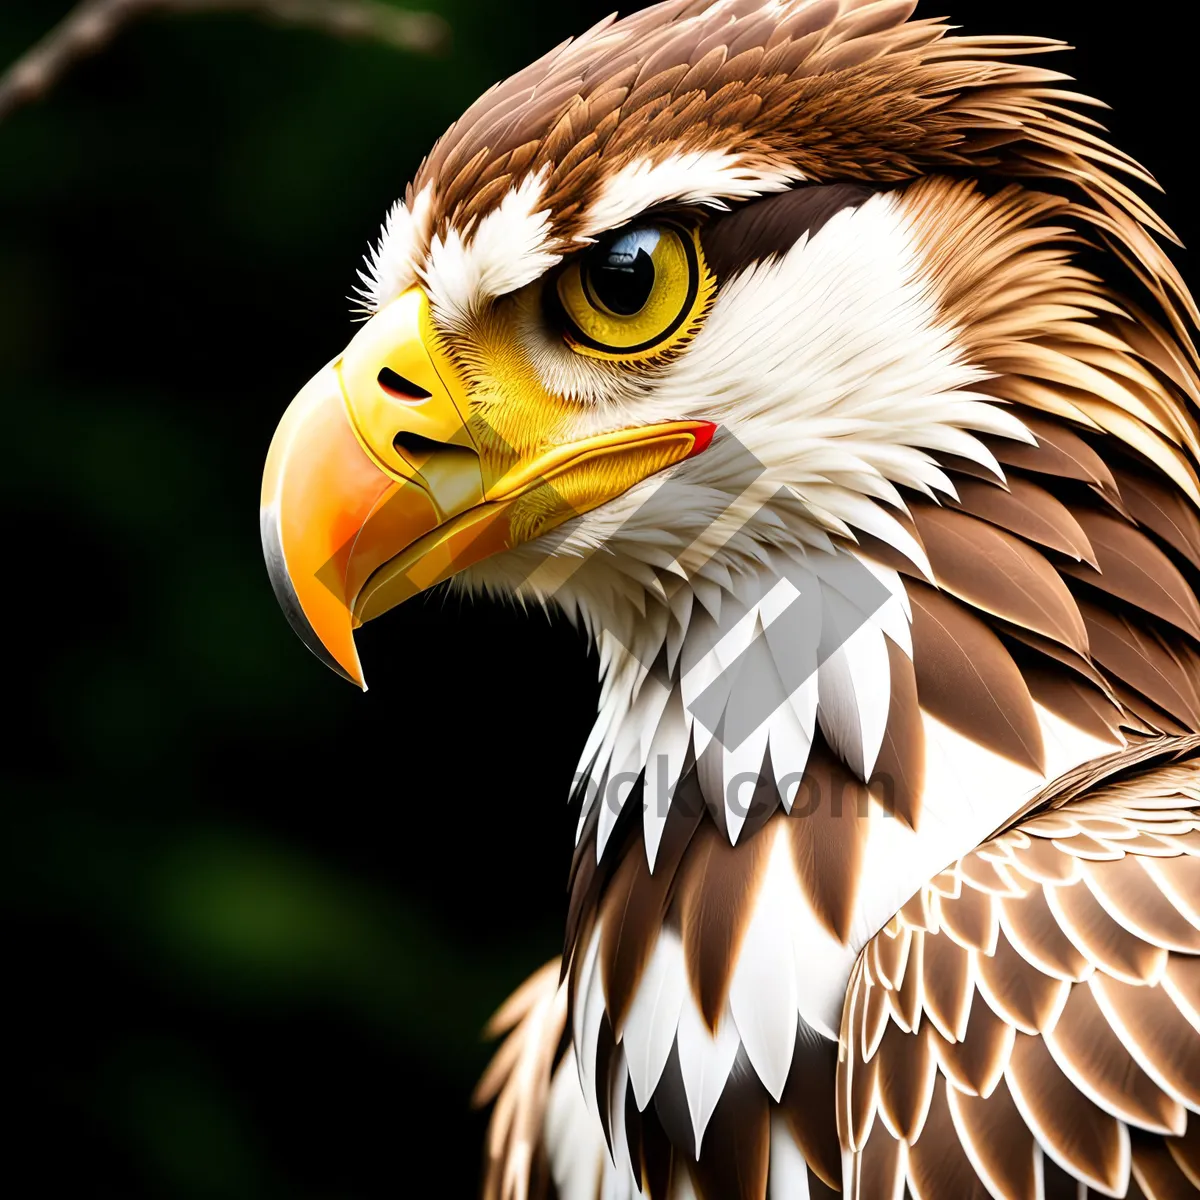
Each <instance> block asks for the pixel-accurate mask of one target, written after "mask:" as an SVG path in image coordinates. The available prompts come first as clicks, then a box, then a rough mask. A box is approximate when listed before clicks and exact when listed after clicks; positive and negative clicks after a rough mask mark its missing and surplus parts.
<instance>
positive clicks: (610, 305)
mask: <svg viewBox="0 0 1200 1200" xmlns="http://www.w3.org/2000/svg"><path fill="white" fill-rule="evenodd" d="M714 286H715V283H714V280H713V278H712V274H711V272H710V271H709V270H708V268H707V266H706V265H705V263H704V257H703V251H702V250H701V247H700V240H699V238H698V237H697V235H696V233H695V231H693V230H689V229H684V228H682V227H680V226H677V225H674V224H671V223H666V222H657V223H645V224H640V225H630V226H626V227H625V228H623V229H618V230H616V231H614V232H613V233H609V234H606V235H605V236H604V237H603V238H601V239H600V241H598V242H597V243H596V245H594V246H593V247H591V248H590V249H589V250H587V251H585V252H584V253H583V254H580V255H578V256H577V257H576V258H574V259H573V260H572V261H571V262H569V263H568V264H567V266H566V268H565V269H564V270H563V271H562V272H561V274H560V275H559V276H558V279H557V283H556V287H555V289H554V296H553V299H554V300H556V301H557V304H556V305H555V308H557V309H558V310H559V314H560V315H561V324H562V326H563V329H562V332H563V337H564V338H565V339H566V341H567V343H568V345H570V346H571V348H572V349H574V350H577V351H578V352H579V353H581V354H590V355H592V356H595V357H600V358H609V359H618V360H636V359H640V358H650V357H654V356H656V355H661V354H663V353H666V352H668V351H670V350H671V349H674V348H677V347H678V346H679V345H681V344H682V343H683V342H685V341H687V340H688V338H690V337H691V335H692V334H693V333H694V332H695V326H696V323H697V320H698V319H699V317H700V316H701V315H702V313H703V310H704V308H705V307H706V306H707V304H708V302H709V300H710V299H711V296H712V292H713V288H714Z"/></svg>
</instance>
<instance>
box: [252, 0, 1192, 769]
mask: <svg viewBox="0 0 1200 1200" xmlns="http://www.w3.org/2000/svg"><path fill="white" fill-rule="evenodd" d="M914 7H915V4H914V3H913V2H911V0H668V2H667V3H663V4H658V5H656V6H654V7H652V8H648V9H646V10H645V11H642V12H639V13H637V14H635V15H633V16H630V17H627V18H625V19H623V20H616V19H609V20H606V21H603V22H601V23H600V24H599V25H597V26H596V27H595V28H593V29H591V30H590V31H589V32H587V33H585V34H584V35H583V36H581V37H579V38H577V39H575V40H573V41H569V42H567V43H565V44H563V45H562V46H559V47H558V48H557V49H555V50H553V51H551V52H550V53H549V54H547V55H545V56H544V57H543V58H541V59H540V60H538V61H537V62H536V63H534V64H533V65H531V66H530V67H528V68H526V69H525V70H523V71H521V72H520V73H518V74H516V75H514V76H513V77H512V78H510V79H508V80H506V81H504V82H503V83H500V84H498V85H497V86H495V87H494V88H492V89H491V90H490V91H489V92H487V93H486V94H485V95H484V96H483V97H481V98H480V99H479V100H478V101H477V102H476V103H475V104H474V105H472V106H471V108H469V109H468V110H467V112H466V113H465V114H464V115H463V116H462V118H461V119H460V120H458V121H457V122H456V123H455V124H454V125H453V126H452V127H451V128H450V129H449V131H448V132H447V133H446V134H445V135H444V136H443V137H442V138H441V140H440V141H439V142H438V143H437V144H436V146H435V147H434V149H433V151H432V152H431V154H430V155H429V157H428V158H427V159H426V160H425V161H424V163H423V164H422V165H421V167H420V169H419V170H418V172H417V174H416V176H415V178H414V180H413V182H412V183H411V184H410V185H409V187H408V189H407V193H406V196H405V198H404V200H403V201H402V202H400V203H397V204H396V205H395V207H394V208H393V209H392V210H391V212H390V213H389V214H388V216H387V219H386V222H385V224H384V227H383V231H382V235H381V237H380V240H379V241H378V243H377V244H376V245H375V246H374V247H373V248H372V249H371V250H370V252H369V254H368V258H367V265H366V268H365V270H364V271H363V272H362V280H363V284H362V288H361V296H362V299H363V303H364V307H365V310H366V315H367V318H368V319H367V320H366V321H365V323H364V324H363V325H362V327H361V329H360V331H359V332H358V333H357V335H356V336H355V337H354V338H353V339H352V340H351V341H350V343H349V345H348V346H347V347H346V348H345V350H343V351H342V352H341V353H340V354H338V355H337V356H336V357H335V358H334V359H333V361H332V362H331V363H330V364H329V365H328V366H327V367H326V368H325V369H324V370H322V371H321V372H319V373H318V374H317V375H316V376H315V377H314V378H313V380H312V381H311V382H310V383H309V384H308V385H307V386H306V387H305V388H304V390H303V391H302V392H301V393H300V394H299V395H298V396H297V397H296V399H295V400H294V401H293V403H292V405H291V407H290V408H289V409H288V411H287V413H286V414H285V416H284V417H283V420H282V422H281V424H280V426H279V428H278V431H277V433H276V435H275V438H274V441H273V443H272V445H271V449H270V452H269V456H268V460H267V464H266V471H265V475H264V480H263V490H262V535H263V544H264V550H265V553H266V558H267V562H268V565H269V568H270V572H271V576H272V580H273V583H274V586H275V589H276V593H277V595H278V597H279V599H280V601H281V603H282V605H283V607H284V609H285V610H286V612H287V615H288V617H289V619H290V621H291V623H292V624H293V626H294V627H295V629H296V631H297V632H298V633H299V635H300V636H301V638H302V639H303V640H304V641H305V642H306V644H307V645H308V646H309V647H310V649H312V650H313V651H314V652H315V653H316V654H317V655H318V656H319V657H321V658H322V659H323V660H324V661H325V662H326V663H328V664H329V665H330V666H332V667H333V668H335V669H336V670H338V671H340V672H341V673H342V674H344V675H346V676H347V677H349V678H350V679H352V680H354V681H355V682H357V683H359V684H360V685H361V684H362V683H363V675H362V670H361V667H360V663H359V659H358V656H357V653H356V650H355V646H354V639H353V631H354V629H355V628H356V627H357V626H358V625H359V624H360V623H362V622H363V621H367V620H370V619H372V618H374V617H376V616H379V615H380V614H382V613H383V612H385V611H386V610H388V609H390V608H392V607H393V606H395V605H396V604H398V603H400V602H401V601H403V600H404V599H406V598H408V597H410V596H412V595H414V594H416V593H418V592H421V591H423V590H425V589H427V588H429V587H432V586H433V585H435V584H437V583H440V582H442V581H444V580H447V579H450V578H451V577H453V578H454V581H455V583H454V586H457V587H463V588H468V589H473V590H481V591H485V592H499V593H507V594H510V595H513V596H516V597H517V598H519V599H520V600H522V601H533V602H541V603H547V604H550V603H553V604H554V605H556V606H558V607H560V608H562V609H563V610H565V611H566V612H568V614H570V615H571V616H572V618H573V619H576V620H578V621H579V622H580V623H581V624H583V625H584V626H585V627H586V628H587V629H588V630H589V631H590V633H591V634H592V635H593V636H594V637H595V638H596V639H597V640H599V641H601V642H602V643H605V642H606V640H607V642H611V650H610V651H604V652H603V653H608V655H609V658H610V659H611V658H612V656H613V655H617V654H619V653H623V652H625V651H632V652H633V654H632V656H633V657H634V658H635V659H637V660H638V661H639V662H641V663H642V664H643V666H644V667H646V668H648V667H649V666H650V665H651V664H652V663H653V662H654V661H655V659H656V657H657V656H660V655H661V656H665V659H666V660H667V666H668V667H669V668H670V667H673V664H674V658H675V656H676V655H677V654H678V653H679V643H680V642H681V641H682V640H684V639H685V635H686V632H687V629H688V627H689V625H690V624H693V623H694V616H693V613H694V612H695V613H699V612H701V611H703V612H706V613H708V614H709V615H710V616H711V615H714V614H716V612H717V611H718V610H719V607H720V605H721V603H722V598H723V597H728V596H731V595H740V594H741V592H742V591H744V590H745V589H746V588H751V589H753V588H755V587H757V589H758V593H757V596H756V600H757V601H761V600H762V599H763V597H764V596H765V595H766V594H767V593H768V592H769V591H770V589H771V588H772V587H774V586H776V584H777V583H778V581H779V579H780V578H781V577H783V576H785V575H787V571H788V566H787V565H786V564H796V563H801V564H802V563H804V562H806V561H810V560H813V559H814V558H818V557H819V556H822V555H825V556H828V555H836V554H837V553H838V552H839V550H842V549H844V548H846V547H852V548H857V549H858V550H860V551H861V552H862V554H863V556H864V560H868V559H869V561H870V563H871V569H872V570H873V571H874V572H875V574H876V575H877V576H878V577H879V578H881V579H883V580H884V582H885V584H886V585H887V586H889V587H891V588H892V590H893V591H894V592H897V593H898V592H899V591H902V589H897V588H896V587H895V586H894V585H893V583H891V582H890V581H891V579H892V576H893V575H894V573H895V572H896V571H900V572H902V573H905V574H907V575H908V576H909V577H913V578H918V579H920V578H924V579H927V580H930V581H935V576H936V572H935V570H934V567H933V566H931V563H930V561H929V557H928V554H927V545H926V543H927V542H928V540H929V539H928V538H927V537H922V536H921V530H920V529H919V528H918V525H917V523H916V522H915V521H914V517H913V509H914V505H915V504H916V503H917V502H920V503H922V504H924V505H926V508H927V509H928V508H939V507H946V506H948V507H955V506H959V507H961V506H964V505H965V504H966V501H965V499H964V496H965V494H967V493H972V494H974V493H977V492H979V489H981V488H987V487H991V486H992V485H993V484H996V485H1000V486H1006V485H1005V484H1004V481H1005V478H1006V476H1005V470H1004V467H1003V465H1002V460H1007V461H1015V459H1016V458H1017V457H1019V454H1018V451H1021V452H1028V451H1029V450H1030V448H1034V447H1037V446H1038V445H1042V444H1045V441H1046V438H1047V436H1048V435H1049V431H1051V430H1052V429H1053V428H1056V427H1058V426H1059V425H1062V426H1065V427H1069V428H1071V429H1076V430H1087V431H1090V433H1094V434H1097V435H1100V436H1103V437H1107V438H1111V439H1114V440H1119V441H1120V443H1121V444H1122V446H1123V447H1125V448H1126V449H1128V450H1129V451H1130V452H1131V453H1135V454H1136V455H1138V456H1139V457H1140V458H1141V459H1143V460H1148V461H1149V462H1151V463H1153V464H1154V466H1155V469H1156V470H1157V471H1158V472H1159V473H1160V474H1161V476H1162V477H1164V478H1165V479H1166V480H1167V481H1169V484H1170V486H1171V487H1172V488H1174V489H1177V490H1178V491H1180V492H1182V493H1186V494H1187V495H1189V496H1191V497H1192V498H1193V499H1195V498H1196V497H1197V488H1196V478H1195V474H1194V470H1193V467H1192V465H1191V460H1192V457H1194V454H1195V450H1196V431H1195V428H1194V425H1193V423H1192V422H1191V420H1190V418H1189V417H1188V416H1187V414H1186V411H1185V405H1184V403H1183V401H1182V400H1181V399H1180V396H1181V395H1182V394H1183V393H1184V392H1190V391H1192V390H1194V382H1195V373H1194V366H1193V365H1192V362H1191V359H1190V350H1189V349H1188V348H1187V347H1188V346H1190V343H1186V334H1184V333H1183V332H1182V330H1183V327H1184V324H1185V322H1186V321H1187V319H1188V318H1189V317H1190V316H1191V315H1192V314H1193V309H1192V304H1191V300H1190V298H1189V297H1188V296H1187V293H1186V290H1185V289H1184V288H1183V285H1182V284H1181V283H1180V281H1179V279H1178V277H1177V275H1176V274H1175V271H1174V268H1173V267H1172V266H1171V264H1170V262H1169V261H1168V260H1167V258H1166V256H1165V255H1164V254H1163V252H1162V251H1161V249H1160V247H1159V245H1158V243H1157V242H1156V241H1155V238H1154V236H1153V235H1159V236H1167V237H1169V231H1167V230H1166V229H1165V227H1164V226H1163V225H1162V224H1161V223H1160V222H1159V220H1158V219H1157V218H1156V217H1155V216H1154V214H1153V213H1152V212H1151V210H1150V209H1149V208H1148V207H1147V206H1146V205H1145V203H1144V202H1143V201H1142V200H1141V199H1140V198H1139V196H1138V195H1137V194H1136V192H1135V191H1134V190H1133V189H1132V187H1131V186H1130V184H1131V183H1134V182H1137V181H1141V182H1151V181H1149V179H1148V176H1147V175H1146V174H1145V172H1144V171H1142V170H1141V168H1139V167H1138V166H1137V165H1136V163H1134V162H1133V161H1132V160H1131V159H1129V158H1127V157H1125V156H1124V155H1122V154H1121V153H1120V152H1118V151H1116V150H1114V149H1112V148H1111V147H1110V146H1108V145H1107V144H1106V143H1105V141H1104V140H1103V138H1102V137H1101V135H1100V134H1099V133H1098V132H1097V130H1098V128H1099V127H1098V126H1097V125H1096V124H1095V122H1094V121H1093V120H1092V119H1091V118H1090V117H1088V116H1086V115H1085V110H1086V107H1087V105H1089V104H1090V103H1091V102H1090V101H1088V100H1087V99H1086V98H1085V97H1081V96H1078V95H1076V94H1074V93H1071V92H1068V91H1066V90H1064V89H1063V87H1062V80H1063V79H1064V78H1065V77H1064V76H1062V75H1061V74H1059V73H1058V72H1055V71H1052V70H1048V69H1046V68H1044V67H1042V66H1040V65H1031V64H1030V62H1029V61H1026V60H1027V59H1029V58H1030V56H1038V55H1040V54H1041V52H1044V51H1048V50H1052V49H1054V48H1055V44H1054V43H1050V42H1047V41H1044V40H1040V39H1035V38H1014V37H995V38H990V37H965V36H963V37H955V36H949V32H948V27H947V26H946V25H945V24H944V23H942V22H941V21H939V20H910V17H911V16H912V12H913V9H914ZM1096 261H1103V262H1104V263H1105V264H1106V268H1105V271H1104V272H1103V273H1102V274H1103V276H1104V278H1103V280H1102V278H1101V274H1098V273H1097V272H1096V270H1095V262H1096ZM1114 274H1121V275H1122V277H1123V278H1126V279H1127V280H1128V284H1129V286H1128V288H1127V289H1126V291H1136V292H1137V294H1138V295H1139V296H1140V297H1141V298H1142V299H1141V303H1142V304H1143V305H1144V306H1145V307H1146V308H1147V309H1155V310H1156V311H1157V314H1158V315H1157V316H1156V317H1154V318H1151V317H1149V316H1146V315H1145V314H1144V313H1142V312H1141V310H1140V309H1135V308H1134V306H1133V304H1132V303H1131V302H1129V301H1128V300H1127V299H1124V298H1122V297H1121V296H1119V295H1118V293H1117V292H1116V291H1114V290H1113V288H1112V287H1111V283H1110V281H1111V278H1112V276H1113V275H1114ZM1168 330H1170V331H1171V332H1168ZM1181 345H1183V347H1184V348H1183V349H1181V348H1180V346H1181ZM1051 440H1052V439H1051ZM1004 447H1009V448H1012V449H1010V451H1009V453H1008V454H1007V455H1006V454H1005V452H1004V450H1003V448H1004ZM1056 511H1057V510H1056ZM1043 516H1044V514H1043ZM1031 519H1032V518H1031ZM1046 536H1047V537H1049V536H1051V535H1050V534H1047V535H1046ZM1062 539H1066V540H1067V541H1068V542H1069V533H1062V534H1061V538H1060V540H1062ZM1043 542H1044V539H1043ZM1056 550H1057V551H1058V552H1065V553H1068V554H1070V553H1071V546H1070V545H1069V544H1067V545H1065V546H1061V545H1060V546H1058V547H1057V548H1056ZM1079 557H1080V555H1079V553H1076V554H1075V559H1076V560H1078V559H1079ZM781 564H785V565H784V566H781ZM764 581H765V582H764ZM937 582H942V581H937ZM748 603H749V602H748V601H746V599H745V596H744V595H743V596H742V601H741V606H740V608H739V609H738V611H740V612H744V611H747V606H748ZM896 636H897V638H900V637H901V634H897V635H896ZM848 757H849V758H850V759H851V761H853V757H854V756H853V754H850V755H848ZM861 757H862V756H861V754H860V758H861ZM859 766H860V767H861V766H862V764H861V763H860V764H859Z"/></svg>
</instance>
